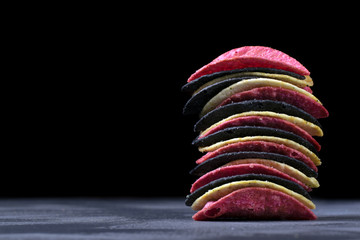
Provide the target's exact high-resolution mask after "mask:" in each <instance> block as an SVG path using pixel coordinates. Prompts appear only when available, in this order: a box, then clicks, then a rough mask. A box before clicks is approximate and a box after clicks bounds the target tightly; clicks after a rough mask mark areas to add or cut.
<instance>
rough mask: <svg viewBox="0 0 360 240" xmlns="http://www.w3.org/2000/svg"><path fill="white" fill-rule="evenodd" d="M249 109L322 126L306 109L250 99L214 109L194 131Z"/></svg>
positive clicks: (197, 124) (282, 103) (196, 125)
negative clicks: (296, 118)
mask: <svg viewBox="0 0 360 240" xmlns="http://www.w3.org/2000/svg"><path fill="white" fill-rule="evenodd" d="M249 111H270V112H276V113H283V114H287V115H290V116H295V117H299V118H302V119H304V120H306V121H308V122H311V123H313V124H315V125H317V126H319V127H321V125H320V123H319V122H318V121H317V120H316V118H314V117H313V116H311V115H310V114H309V113H307V112H305V111H304V110H302V109H300V108H298V107H295V106H293V105H291V104H288V103H285V102H278V101H272V100H250V101H244V102H239V103H231V104H228V105H225V106H222V107H219V108H216V109H214V110H213V111H211V112H209V113H207V114H206V115H205V116H203V117H202V118H201V119H200V120H199V121H198V122H197V123H196V124H195V126H194V131H196V132H198V131H203V130H205V129H206V128H208V127H210V126H211V125H213V124H214V123H216V122H219V121H221V120H223V119H224V118H227V117H229V116H231V115H234V114H240V113H243V112H249Z"/></svg>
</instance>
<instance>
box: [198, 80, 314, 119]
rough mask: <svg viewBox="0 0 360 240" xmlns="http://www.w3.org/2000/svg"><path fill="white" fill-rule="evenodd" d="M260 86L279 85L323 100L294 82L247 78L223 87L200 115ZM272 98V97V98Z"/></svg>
mask: <svg viewBox="0 0 360 240" xmlns="http://www.w3.org/2000/svg"><path fill="white" fill-rule="evenodd" d="M260 87H278V88H284V89H288V90H292V91H295V92H298V93H299V94H302V95H304V96H306V97H308V98H310V99H312V100H313V101H314V102H317V103H319V104H321V102H320V101H319V100H318V99H317V98H316V97H315V96H314V95H312V94H311V93H309V92H308V91H306V90H304V89H301V88H299V87H297V86H295V85H293V84H290V83H286V82H282V81H279V80H275V79H270V78H255V79H247V80H243V81H240V82H237V83H235V84H233V85H230V86H229V87H227V88H225V89H223V90H222V91H220V92H219V93H218V94H216V95H215V96H214V97H213V98H211V99H210V100H209V101H208V102H207V103H206V104H205V106H204V107H203V109H202V111H201V113H200V116H204V115H205V114H206V113H208V112H210V111H211V110H213V109H215V108H216V107H218V106H219V105H220V104H221V103H222V102H223V101H224V100H226V99H227V98H229V97H230V96H232V95H234V94H236V93H239V92H244V91H248V90H251V89H254V88H260ZM270 100H271V99H270Z"/></svg>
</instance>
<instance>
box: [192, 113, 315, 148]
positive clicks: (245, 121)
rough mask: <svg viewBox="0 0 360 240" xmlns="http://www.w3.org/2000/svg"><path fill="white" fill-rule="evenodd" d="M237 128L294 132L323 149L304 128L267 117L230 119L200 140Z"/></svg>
mask: <svg viewBox="0 0 360 240" xmlns="http://www.w3.org/2000/svg"><path fill="white" fill-rule="evenodd" d="M237 126H264V127H271V128H277V129H282V130H285V131H288V132H292V133H294V134H296V135H298V136H300V137H302V138H304V139H305V140H307V141H308V142H310V143H311V144H312V145H313V146H314V147H315V149H316V150H317V151H320V149H321V146H320V144H319V143H318V142H317V141H316V140H315V139H314V138H313V137H312V136H311V135H310V134H309V133H308V132H306V131H305V130H303V129H302V128H300V127H298V126H296V125H295V124H293V123H291V122H289V121H286V120H284V119H280V118H274V117H266V116H245V117H238V118H234V119H230V120H228V121H226V122H223V123H221V124H219V125H217V126H215V127H214V128H212V129H209V131H206V132H205V133H204V134H201V135H200V136H199V139H200V138H203V137H206V136H208V135H210V134H213V133H215V132H217V131H220V130H222V129H226V128H229V127H237Z"/></svg>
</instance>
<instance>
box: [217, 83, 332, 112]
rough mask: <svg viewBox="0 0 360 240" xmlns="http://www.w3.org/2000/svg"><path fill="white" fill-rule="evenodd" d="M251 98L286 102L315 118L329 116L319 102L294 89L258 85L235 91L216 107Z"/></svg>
mask: <svg viewBox="0 0 360 240" xmlns="http://www.w3.org/2000/svg"><path fill="white" fill-rule="evenodd" d="M253 99H257V100H274V101H281V102H286V103H288V104H291V105H294V106H296V107H298V108H300V109H302V110H304V111H305V112H307V113H309V114H310V115H312V116H313V117H315V118H326V117H328V116H329V112H328V111H327V110H326V108H325V107H324V106H323V105H322V104H321V103H319V102H317V101H315V100H313V99H311V98H309V97H307V96H305V95H303V94H300V93H298V92H296V91H292V90H289V89H285V88H279V87H259V88H254V89H251V90H248V91H244V92H239V93H235V94H234V95H232V96H230V97H228V98H227V99H225V100H224V101H223V102H222V103H221V104H220V105H218V106H217V107H221V106H224V105H227V104H230V103H234V102H242V101H246V100H253Z"/></svg>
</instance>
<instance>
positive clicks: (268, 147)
mask: <svg viewBox="0 0 360 240" xmlns="http://www.w3.org/2000/svg"><path fill="white" fill-rule="evenodd" d="M241 151H246V152H248V151H250V152H254V153H255V152H267V153H275V154H281V155H284V156H288V157H290V158H294V159H296V160H299V161H301V162H303V163H304V164H306V165H307V166H309V167H310V168H311V169H313V170H314V171H316V172H317V167H316V165H315V164H314V162H313V161H312V160H311V159H310V158H309V157H308V156H306V155H305V154H304V153H302V152H300V151H298V150H296V149H293V148H290V147H288V146H285V145H283V144H278V143H275V142H266V141H249V142H236V143H232V144H228V145H225V146H223V147H220V148H218V149H217V150H215V151H212V152H208V153H206V154H205V155H203V156H202V157H201V158H199V159H198V160H196V163H197V164H200V163H203V162H204V161H206V160H208V159H211V158H214V157H216V156H218V155H220V154H225V153H234V152H241Z"/></svg>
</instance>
